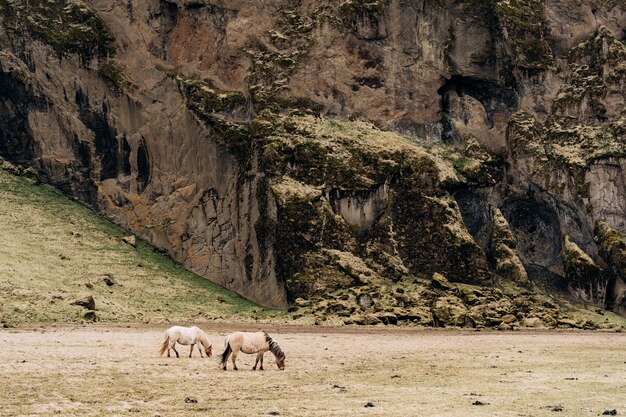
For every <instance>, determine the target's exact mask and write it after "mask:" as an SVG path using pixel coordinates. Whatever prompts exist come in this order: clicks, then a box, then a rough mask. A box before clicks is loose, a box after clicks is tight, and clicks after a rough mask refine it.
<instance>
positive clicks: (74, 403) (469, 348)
mask: <svg viewBox="0 0 626 417" xmlns="http://www.w3.org/2000/svg"><path fill="white" fill-rule="evenodd" d="M204 328H205V330H207V333H208V334H209V336H210V339H211V341H212V342H213V345H214V356H213V357H212V358H211V359H206V358H205V359H201V358H200V357H197V356H195V357H194V358H191V359H189V358H187V357H183V358H181V359H176V358H166V357H162V358H161V357H159V356H158V352H157V351H158V348H159V346H160V344H161V342H162V340H163V333H164V330H165V327H143V328H139V329H137V328H123V327H104V326H102V327H99V326H90V327H77V328H51V329H33V330H3V331H1V332H0V387H2V388H1V389H0V404H1V406H0V416H50V415H63V416H122V415H124V416H125V415H130V416H153V417H156V416H162V417H165V416H179V415H180V416H218V415H219V416H263V415H279V416H354V415H366V416H465V415H473V416H555V415H563V416H597V415H601V414H602V413H603V412H604V411H605V410H608V411H611V410H613V409H615V410H616V411H617V415H626V334H621V333H600V332H532V333H524V332H514V333H499V332H461V331H435V330H417V329H399V328H368V329H347V328H319V327H286V326H283V327H273V328H267V329H266V330H267V331H268V332H270V334H272V335H273V336H274V338H275V340H276V341H277V342H278V343H279V344H280V346H281V347H282V348H283V350H284V351H285V352H286V354H287V361H286V364H287V368H286V370H285V371H283V372H281V371H279V370H278V369H277V368H276V366H275V364H274V361H273V356H272V355H271V353H267V354H266V358H265V368H266V370H265V371H262V372H260V371H257V372H252V371H251V370H250V368H251V367H252V365H253V360H254V356H251V355H244V354H240V355H239V359H238V365H239V369H240V370H239V371H238V372H234V371H231V370H230V368H231V366H230V365H229V370H228V371H227V372H223V371H221V370H219V369H218V364H217V362H218V360H217V355H218V354H220V353H221V352H222V350H223V336H224V335H225V334H227V333H228V332H230V331H232V330H235V329H240V328H241V326H237V325H227V324H215V325H212V326H204ZM179 352H181V353H183V352H185V354H186V353H188V349H187V348H183V347H181V349H180V350H179ZM196 355H197V353H196ZM368 403H371V405H373V406H371V407H366V405H367V404H368Z"/></svg>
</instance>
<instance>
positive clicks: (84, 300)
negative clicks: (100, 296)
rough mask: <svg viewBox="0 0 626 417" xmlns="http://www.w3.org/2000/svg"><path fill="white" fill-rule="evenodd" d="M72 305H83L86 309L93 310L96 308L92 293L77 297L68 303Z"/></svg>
mask: <svg viewBox="0 0 626 417" xmlns="http://www.w3.org/2000/svg"><path fill="white" fill-rule="evenodd" d="M70 304H71V305H74V306H80V307H84V308H86V309H87V310H95V309H96V300H94V298H93V296H92V295H86V296H84V297H81V298H78V299H76V300H74V301H72V302H71V303H70Z"/></svg>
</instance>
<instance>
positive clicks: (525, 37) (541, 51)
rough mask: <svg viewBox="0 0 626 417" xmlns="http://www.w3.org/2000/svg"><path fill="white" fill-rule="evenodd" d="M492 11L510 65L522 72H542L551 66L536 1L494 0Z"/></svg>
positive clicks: (542, 16) (541, 12)
mask: <svg viewBox="0 0 626 417" xmlns="http://www.w3.org/2000/svg"><path fill="white" fill-rule="evenodd" d="M493 8H494V12H495V14H496V16H497V19H498V23H499V27H500V31H501V32H502V34H503V36H504V39H505V41H506V42H507V43H508V46H509V48H510V54H511V58H512V59H513V62H514V64H515V65H516V66H517V67H518V68H521V69H523V70H526V71H533V70H535V71H536V70H546V69H548V68H550V67H551V66H552V65H553V64H554V58H553V57H552V50H551V49H550V45H548V42H547V39H546V33H547V26H546V22H545V12H544V8H543V2H542V1H540V0H495V1H493Z"/></svg>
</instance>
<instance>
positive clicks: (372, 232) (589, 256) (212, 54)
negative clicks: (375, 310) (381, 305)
mask: <svg viewBox="0 0 626 417" xmlns="http://www.w3.org/2000/svg"><path fill="white" fill-rule="evenodd" d="M0 14H1V16H2V24H1V26H0V46H1V52H0V128H1V132H2V133H1V134H0V135H1V136H0V139H1V140H0V156H2V157H3V158H5V159H8V160H10V161H12V162H13V163H16V164H19V165H22V166H24V167H32V168H34V169H35V170H36V171H37V172H38V173H39V175H40V178H41V179H42V181H44V182H46V183H50V184H52V185H54V186H55V187H58V188H59V189H61V190H62V191H64V192H66V193H68V194H70V195H72V196H74V197H76V198H77V199H79V200H81V201H83V202H85V203H87V204H89V205H91V206H93V207H94V208H96V209H97V210H99V211H100V212H102V213H103V214H105V215H106V216H108V217H109V218H111V219H113V220H114V221H115V222H116V223H118V224H120V225H122V226H124V227H126V228H128V229H130V230H132V231H133V232H134V233H136V234H137V235H138V236H140V237H141V238H143V239H145V240H147V241H148V242H150V243H152V244H153V245H155V246H156V247H158V248H161V249H163V250H165V251H167V253H168V254H169V255H170V256H171V257H172V258H174V259H175V260H177V261H179V262H181V263H182V264H184V265H185V266H186V267H187V268H189V269H190V270H192V271H194V272H196V273H198V274H199V275H202V276H204V277H206V278H208V279H211V280H213V281H215V282H217V283H219V284H221V285H223V286H225V287H227V288H230V289H233V290H235V291H238V292H239V293H241V294H243V295H244V296H246V297H249V298H251V299H253V300H255V301H257V302H260V303H262V304H265V305H273V306H284V305H286V304H287V303H288V302H289V301H292V300H294V299H295V298H297V297H310V296H314V295H316V294H325V293H328V292H332V291H335V290H337V289H340V288H344V287H346V286H351V285H364V283H368V282H371V281H374V280H392V281H393V280H396V281H397V280H399V279H401V278H402V277H406V276H410V275H416V276H420V275H428V276H430V275H431V274H432V273H433V272H439V273H442V274H444V275H445V276H446V277H448V278H449V279H450V280H452V281H456V282H465V283H473V284H482V285H492V284H494V283H495V282H496V281H498V280H499V279H508V280H512V281H514V282H516V283H517V284H519V285H529V281H530V282H535V283H540V284H542V285H547V286H550V287H559V288H563V289H565V290H566V291H568V292H569V293H570V294H572V295H573V296H574V297H577V298H579V299H581V300H583V301H585V302H588V303H591V304H595V305H597V306H600V307H609V308H614V309H615V310H616V311H621V312H623V311H624V310H625V309H626V305H624V299H625V297H624V288H626V284H625V283H624V271H623V265H622V264H620V263H619V262H620V259H621V258H619V256H620V255H619V253H620V252H619V250H620V244H623V239H624V238H623V233H625V232H626V187H625V185H626V173H625V170H626V141H625V139H624V133H625V131H626V113H625V110H624V108H625V107H626V106H625V100H626V93H625V91H626V89H625V86H626V47H625V45H624V37H625V36H626V35H625V34H624V27H626V4H625V3H624V1H623V0H611V1H609V0H583V1H578V2H573V1H566V0H550V1H545V2H540V1H535V0H532V1H523V2H522V1H517V0H507V1H504V0H502V1H501V0H493V1H489V2H485V1H473V0H467V1H448V2H441V1H436V2H435V1H421V2H405V1H401V0H376V1H364V0H347V1H342V2H339V1H320V0H317V1H314V0H309V1H307V0H301V1H293V0H290V1H286V0H284V1H262V0H255V1H237V0H235V1H227V2H226V1H220V0H178V1H174V0H160V1H157V0H142V1H135V0H114V1H100V0H89V1H83V0H62V1H57V2H49V1H45V0H30V1H28V2H27V1H23V0H0ZM597 224H598V225H600V226H598V227H596V225H597ZM606 236H611V240H610V242H608V241H607V240H606V239H608V238H606ZM603 239H604V240H603ZM620 239H621V240H620ZM607 242H608V243H607ZM619 242H621V243H619ZM622 246H623V245H622ZM609 247H610V248H611V249H607V248H609ZM622 249H623V248H622ZM622 252H623V251H622ZM581 265H582V266H581ZM581 271H582V272H581ZM589 271H592V273H590V272H589Z"/></svg>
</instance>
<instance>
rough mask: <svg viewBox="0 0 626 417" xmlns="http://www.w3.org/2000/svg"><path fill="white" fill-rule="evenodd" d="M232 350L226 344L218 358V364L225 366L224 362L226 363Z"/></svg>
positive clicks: (228, 344)
mask: <svg viewBox="0 0 626 417" xmlns="http://www.w3.org/2000/svg"><path fill="white" fill-rule="evenodd" d="M232 351H233V350H232V349H231V347H230V343H228V342H226V349H224V353H222V355H221V356H220V363H221V364H222V366H224V365H226V361H228V355H230V352H232Z"/></svg>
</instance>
